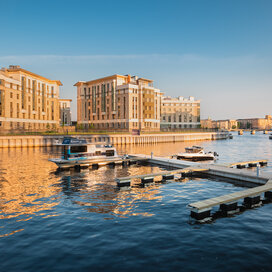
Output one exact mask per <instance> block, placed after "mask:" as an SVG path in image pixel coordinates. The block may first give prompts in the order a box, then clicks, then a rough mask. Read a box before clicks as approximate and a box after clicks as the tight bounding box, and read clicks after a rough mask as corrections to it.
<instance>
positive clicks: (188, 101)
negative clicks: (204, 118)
mask: <svg viewBox="0 0 272 272" xmlns="http://www.w3.org/2000/svg"><path fill="white" fill-rule="evenodd" d="M199 127H200V101H199V100H195V98H194V97H192V96H190V97H189V98H184V97H182V96H179V97H177V98H172V97H169V96H164V97H162V100H161V129H162V130H175V129H177V130H178V129H183V128H199Z"/></svg>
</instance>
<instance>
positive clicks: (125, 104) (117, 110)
mask: <svg viewBox="0 0 272 272" xmlns="http://www.w3.org/2000/svg"><path fill="white" fill-rule="evenodd" d="M75 86H76V87H77V121H78V124H79V125H81V126H83V127H91V128H94V129H101V130H120V131H132V130H133V129H137V130H142V131H158V130H160V112H161V96H162V93H161V92H160V90H159V89H156V88H154V87H153V80H150V79H145V78H138V77H137V76H130V75H125V76H123V75H112V76H108V77H104V78H99V79H95V80H91V81H87V82H85V81H84V82H83V81H79V82H77V83H76V84H75Z"/></svg>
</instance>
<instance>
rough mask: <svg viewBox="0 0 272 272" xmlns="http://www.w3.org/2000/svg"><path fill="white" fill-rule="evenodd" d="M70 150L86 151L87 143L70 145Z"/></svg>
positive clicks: (74, 151) (76, 151) (73, 151)
mask: <svg viewBox="0 0 272 272" xmlns="http://www.w3.org/2000/svg"><path fill="white" fill-rule="evenodd" d="M70 152H71V153H82V152H87V145H74V146H71V149H70Z"/></svg>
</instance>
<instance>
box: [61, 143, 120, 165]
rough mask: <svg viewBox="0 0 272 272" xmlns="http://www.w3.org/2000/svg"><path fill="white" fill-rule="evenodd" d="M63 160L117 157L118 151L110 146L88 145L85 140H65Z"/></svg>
mask: <svg viewBox="0 0 272 272" xmlns="http://www.w3.org/2000/svg"><path fill="white" fill-rule="evenodd" d="M60 145H61V146H63V159H66V160H67V159H70V158H78V157H99V156H106V157H112V156H116V155H117V154H116V150H115V148H114V147H112V146H111V145H109V144H97V143H96V144H94V143H88V142H87V141H86V140H85V139H77V138H64V139H63V142H62V144H60Z"/></svg>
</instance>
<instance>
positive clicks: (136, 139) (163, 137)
mask: <svg viewBox="0 0 272 272" xmlns="http://www.w3.org/2000/svg"><path fill="white" fill-rule="evenodd" d="M63 137H64V136H61V135H56V136H0V148H5V147H39V146H53V145H54V144H55V143H56V141H58V140H60V139H62V138H63ZM74 137H77V138H86V139H87V140H88V141H89V142H92V143H97V142H106V143H111V144H114V145H127V144H155V143H167V142H185V141H197V140H222V139H227V138H228V132H205V133H181V134H168V133H167V134H144V135H139V136H138V135H126V134H121V135H76V136H74Z"/></svg>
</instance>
